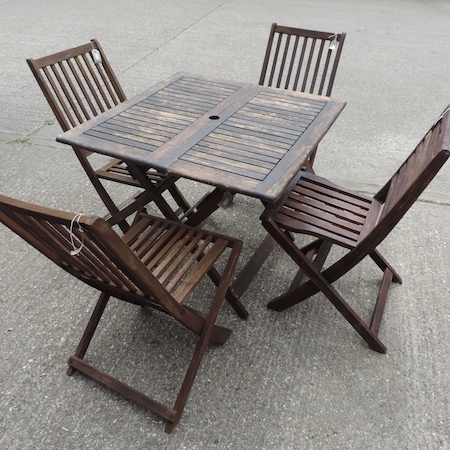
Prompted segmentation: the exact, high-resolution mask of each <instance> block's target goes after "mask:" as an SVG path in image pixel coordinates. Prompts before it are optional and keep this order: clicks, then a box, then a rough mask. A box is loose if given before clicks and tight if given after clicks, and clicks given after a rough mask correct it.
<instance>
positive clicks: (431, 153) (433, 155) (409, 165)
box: [376, 112, 450, 221]
mask: <svg viewBox="0 0 450 450" xmlns="http://www.w3.org/2000/svg"><path fill="white" fill-rule="evenodd" d="M449 116H450V114H449V113H448V112H447V113H446V114H445V115H444V116H443V117H442V118H441V119H440V120H438V122H437V123H436V124H435V125H434V126H433V127H432V128H431V129H430V130H429V131H428V133H427V134H426V135H425V137H424V138H423V139H422V140H421V142H420V143H419V144H418V145H417V147H416V148H415V149H414V151H413V152H412V153H411V154H410V155H409V157H408V158H407V159H406V161H405V162H404V163H403V164H402V165H401V166H400V168H399V169H398V170H397V172H395V174H394V175H393V176H392V177H391V179H390V180H389V181H388V183H387V184H386V185H385V186H384V187H383V189H381V190H380V192H379V193H378V194H377V195H376V198H377V199H380V200H384V205H383V208H382V211H381V213H380V217H379V221H382V220H383V219H385V218H386V217H388V216H389V215H390V214H391V213H393V212H394V213H395V212H396V211H397V209H398V208H402V209H404V207H403V206H402V205H404V204H405V202H406V203H408V204H409V205H412V203H413V202H414V201H415V200H416V199H417V198H418V197H419V196H420V194H421V193H422V192H423V190H424V189H425V188H426V186H427V185H428V184H429V183H430V181H431V179H432V178H433V177H434V176H435V174H436V173H437V172H438V171H439V169H440V168H441V167H442V164H444V162H445V160H446V155H447V157H448V148H449V144H450V139H449V133H448V132H447V133H446V132H444V130H445V129H447V130H448V129H449V123H448V122H449ZM444 120H445V122H443V121H444ZM442 152H443V153H442ZM441 153H442V154H441ZM440 154H441V156H440V158H438V156H439V155H440ZM437 158H438V159H437ZM441 160H442V162H440V161H441ZM383 197H384V198H383ZM405 212H406V210H405Z"/></svg>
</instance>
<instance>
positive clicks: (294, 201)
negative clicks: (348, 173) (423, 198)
mask: <svg viewBox="0 0 450 450" xmlns="http://www.w3.org/2000/svg"><path fill="white" fill-rule="evenodd" d="M449 149H450V109H449V108H447V110H446V111H445V112H444V113H443V115H442V116H441V117H440V118H439V119H438V120H437V122H436V123H435V125H433V127H432V128H431V129H430V130H429V131H428V133H427V134H426V135H425V137H424V138H423V139H422V141H421V142H420V143H419V145H418V146H417V147H416V149H415V150H414V151H413V152H412V153H411V155H410V156H409V157H408V158H407V160H406V161H405V162H404V163H403V164H402V166H401V167H400V168H399V170H398V171H397V172H396V173H395V174H394V176H393V177H392V178H391V179H390V180H389V181H388V182H387V183H386V184H385V186H384V187H383V188H382V189H381V190H380V191H379V192H378V193H377V194H376V195H375V196H374V197H370V196H367V195H363V194H360V193H358V192H353V191H350V190H348V189H345V188H342V187H340V186H337V185H335V184H333V183H331V182H330V181H328V180H326V179H324V178H321V177H319V176H317V175H315V174H311V173H308V172H302V173H300V174H299V175H298V176H297V177H296V178H295V179H294V180H293V182H292V183H291V186H290V187H289V189H288V190H287V193H286V195H284V196H283V197H282V198H281V199H280V201H279V202H278V203H277V204H275V205H273V206H269V207H268V208H267V209H266V210H265V211H264V213H263V215H262V216H261V218H262V222H263V225H264V227H265V228H266V229H267V231H268V232H269V233H270V234H271V236H272V237H273V238H274V239H275V240H276V241H277V242H278V243H279V244H280V246H281V247H282V248H283V249H284V250H285V251H286V252H287V254H288V255H289V256H290V257H291V258H292V259H293V260H294V261H295V263H297V264H298V266H299V267H300V271H299V272H298V274H297V276H296V277H295V278H294V281H293V282H292V285H291V287H290V288H289V290H288V291H287V292H286V293H285V294H284V295H281V296H280V297H277V298H275V299H273V300H272V301H270V302H269V304H268V307H269V308H271V309H274V310H277V311H281V310H284V309H286V308H289V307H290V306H293V305H295V304H297V303H299V302H301V301H303V300H306V299H307V298H309V297H311V296H312V295H314V294H316V293H317V292H319V291H321V292H322V293H323V294H324V295H325V296H326V297H327V298H328V299H329V300H330V301H331V303H332V304H333V305H334V306H335V307H336V308H337V310H338V311H339V312H340V313H341V314H342V315H343V316H344V317H345V319H346V320H347V321H348V322H349V323H350V324H351V325H352V326H353V328H355V330H356V331H357V332H358V333H359V334H360V335H361V336H362V337H363V339H365V340H366V341H367V343H368V344H369V346H370V348H372V349H373V350H376V351H378V352H381V353H385V352H386V347H385V346H384V345H383V343H382V342H381V341H380V339H379V338H378V332H379V328H380V323H381V319H382V316H383V311H384V306H385V303H386V299H387V296H388V293H389V287H390V284H391V283H392V282H395V283H401V278H400V276H399V275H398V274H397V272H396V271H395V270H394V269H393V268H392V267H391V266H390V265H389V263H388V262H387V261H386V260H385V259H384V258H383V256H382V255H381V254H380V253H379V251H378V250H377V247H378V245H379V244H380V243H381V242H382V241H383V240H384V239H385V238H386V237H387V236H388V234H389V233H390V232H391V230H392V229H393V228H394V227H395V225H396V224H397V223H398V222H399V221H400V219H401V218H402V217H403V215H404V214H405V213H406V212H407V211H408V209H409V208H410V207H411V206H412V205H413V203H414V202H415V201H416V200H417V198H418V197H419V195H420V194H421V193H422V192H423V190H424V189H425V188H426V186H427V185H428V184H429V183H430V181H431V180H432V179H433V178H434V176H435V175H436V173H437V172H438V171H439V169H440V168H441V167H442V166H443V164H444V163H445V161H446V160H447V159H448V157H449V155H450V151H449ZM296 234H302V235H310V236H314V237H316V238H317V240H314V242H312V243H310V244H308V245H306V246H304V247H303V248H299V247H298V246H297V245H296V243H295V235H296ZM332 245H337V246H340V247H343V248H346V249H348V250H349V251H348V252H347V253H346V254H345V255H344V256H343V257H342V258H340V259H339V260H337V261H336V262H334V263H333V264H331V265H330V266H329V267H327V268H325V269H323V266H324V263H325V261H326V259H327V256H328V253H329V251H330V249H331V247H332ZM366 256H370V258H372V260H373V261H374V262H375V263H376V265H377V266H378V267H379V268H380V269H381V270H382V271H383V272H384V276H383V280H382V283H381V288H380V291H379V294H378V297H377V299H376V302H375V307H374V310H373V314H372V320H371V323H370V325H367V324H366V323H365V322H364V321H363V320H362V319H361V317H360V316H359V315H358V314H357V313H356V312H355V311H354V310H353V309H352V308H351V306H350V305H349V304H348V303H347V302H346V301H345V300H344V298H343V297H342V295H341V294H340V293H339V292H338V291H337V290H336V288H335V287H334V286H333V283H334V282H335V281H336V280H338V279H339V278H341V277H342V276H343V275H345V274H346V273H347V272H349V271H350V270H351V269H352V268H354V267H355V266H356V265H357V264H358V263H359V262H361V261H362V260H363V259H364V258H365V257H366ZM304 275H306V276H307V277H308V278H309V281H306V282H303V283H302V279H303V276H304Z"/></svg>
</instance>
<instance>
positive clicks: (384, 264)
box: [370, 249, 402, 284]
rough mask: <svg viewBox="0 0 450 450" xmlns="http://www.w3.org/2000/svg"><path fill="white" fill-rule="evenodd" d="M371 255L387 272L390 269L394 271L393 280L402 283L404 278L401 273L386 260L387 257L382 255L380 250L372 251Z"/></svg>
mask: <svg viewBox="0 0 450 450" xmlns="http://www.w3.org/2000/svg"><path fill="white" fill-rule="evenodd" d="M370 257H371V258H372V259H373V261H374V262H375V264H376V265H377V266H378V267H379V268H380V269H381V270H382V271H383V272H386V270H387V269H389V271H390V272H392V275H393V276H392V282H394V283H399V284H402V279H401V277H400V275H399V274H398V273H397V272H396V271H395V270H394V268H393V267H392V266H391V265H390V264H389V263H388V262H387V261H386V259H385V258H384V257H383V256H382V255H381V253H380V252H379V251H378V250H376V249H375V250H374V251H373V252H371V253H370Z"/></svg>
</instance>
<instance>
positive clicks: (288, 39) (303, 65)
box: [259, 23, 346, 172]
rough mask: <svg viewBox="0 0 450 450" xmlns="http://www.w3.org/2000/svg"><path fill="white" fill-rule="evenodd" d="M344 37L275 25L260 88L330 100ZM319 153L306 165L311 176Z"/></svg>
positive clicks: (340, 34) (272, 27)
mask: <svg viewBox="0 0 450 450" xmlns="http://www.w3.org/2000/svg"><path fill="white" fill-rule="evenodd" d="M345 36H346V35H345V33H332V32H327V31H316V30H305V29H302V28H293V27H286V26H283V25H278V24H276V23H273V24H272V26H271V28H270V34H269V40H268V42H267V48H266V54H265V56H264V61H263V66H262V70H261V75H260V78H259V84H261V85H264V86H274V87H277V88H281V89H289V90H293V91H300V92H308V93H310V94H318V95H326V96H328V97H329V96H330V95H331V91H332V89H333V84H334V80H335V78H336V72H337V68H338V65H339V61H340V58H341V53H342V48H343V46H344V41H345ZM316 153H317V148H316V149H315V150H314V151H313V152H311V155H310V156H309V157H308V160H307V161H306V163H305V167H306V169H307V170H309V171H310V172H314V171H313V164H314V159H315V156H316Z"/></svg>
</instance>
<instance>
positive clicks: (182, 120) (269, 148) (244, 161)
mask: <svg viewBox="0 0 450 450" xmlns="http://www.w3.org/2000/svg"><path fill="white" fill-rule="evenodd" d="M344 106H345V102H343V101H339V100H332V99H330V98H325V97H320V96H316V95H309V94H304V93H300V92H291V91H282V90H279V89H273V88H267V87H263V86H258V85H251V84H245V83H238V82H233V81H227V80H222V79H215V78H211V77H206V76H200V75H191V74H186V73H179V74H176V75H174V76H172V77H171V78H170V79H168V80H166V81H165V82H161V83H159V84H158V85H157V86H155V87H153V88H151V89H150V90H148V91H146V92H145V93H142V94H140V95H138V96H136V97H134V98H133V99H130V100H127V101H125V102H123V103H122V104H120V105H118V106H116V107H114V108H112V109H111V110H109V111H107V112H106V113H104V114H102V115H101V116H99V117H96V118H94V119H92V120H90V121H88V122H85V123H84V124H82V125H80V126H78V127H76V128H74V129H72V130H70V131H68V132H66V133H64V134H63V135H61V136H59V137H58V141H60V142H64V143H67V144H71V145H75V146H77V147H81V148H84V149H86V150H89V151H95V152H98V153H102V154H106V155H109V156H113V157H116V158H119V159H121V160H126V161H127V162H131V163H135V164H138V165H141V166H144V167H154V168H156V169H158V170H160V171H167V172H168V173H170V174H174V175H177V176H181V177H185V178H191V179H193V180H197V181H200V182H202V183H206V184H211V185H213V186H216V187H219V188H220V189H222V190H224V191H231V192H240V193H243V194H246V195H250V196H254V197H256V198H260V199H261V200H263V201H274V200H276V199H277V198H278V197H279V196H280V195H281V193H282V192H283V189H284V188H285V186H286V185H287V184H288V183H289V182H290V180H291V179H292V178H293V177H294V175H295V174H296V173H297V172H298V171H299V170H300V169H301V167H302V165H303V164H304V162H305V160H306V159H307V157H308V156H309V155H310V153H311V152H312V151H313V149H314V148H315V146H317V144H318V143H319V142H320V140H321V139H322V138H323V136H324V135H325V133H326V132H327V131H328V129H329V128H330V126H331V125H332V124H333V122H334V121H335V120H336V118H337V116H338V115H339V114H340V112H341V111H342V109H343V108H344Z"/></svg>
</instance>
